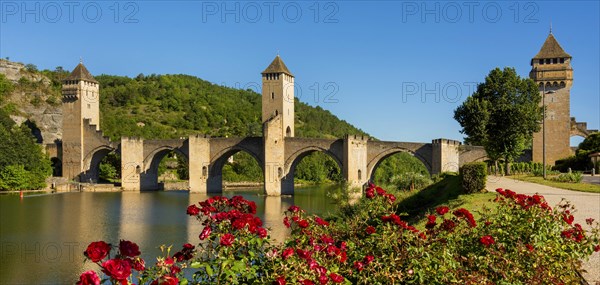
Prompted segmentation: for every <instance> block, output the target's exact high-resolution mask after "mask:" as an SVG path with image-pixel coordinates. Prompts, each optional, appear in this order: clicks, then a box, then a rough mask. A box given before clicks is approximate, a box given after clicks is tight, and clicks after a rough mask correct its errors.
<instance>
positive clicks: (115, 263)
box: [102, 258, 131, 281]
mask: <svg viewBox="0 0 600 285" xmlns="http://www.w3.org/2000/svg"><path fill="white" fill-rule="evenodd" d="M102 268H103V269H102V272H104V273H105V274H106V275H108V276H110V277H112V278H113V279H115V280H119V281H121V280H125V279H127V278H128V277H129V275H131V265H130V264H129V262H128V261H127V260H125V259H119V258H115V259H110V260H107V261H105V262H103V263H102Z"/></svg>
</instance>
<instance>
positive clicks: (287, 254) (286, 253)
mask: <svg viewBox="0 0 600 285" xmlns="http://www.w3.org/2000/svg"><path fill="white" fill-rule="evenodd" d="M292 255H294V249H293V248H291V247H288V248H286V249H284V250H283V253H282V254H281V256H282V257H283V259H287V258H288V257H290V256H292Z"/></svg>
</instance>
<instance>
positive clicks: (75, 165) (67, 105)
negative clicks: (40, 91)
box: [62, 63, 100, 180]
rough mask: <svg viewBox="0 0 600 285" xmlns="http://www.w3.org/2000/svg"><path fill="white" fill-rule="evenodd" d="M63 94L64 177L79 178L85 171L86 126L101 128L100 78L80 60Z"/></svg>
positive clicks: (67, 79)
mask: <svg viewBox="0 0 600 285" xmlns="http://www.w3.org/2000/svg"><path fill="white" fill-rule="evenodd" d="M62 93H63V137H62V149H63V158H62V160H63V161H62V166H63V171H62V173H63V177H65V178H67V179H69V180H71V179H75V180H79V179H80V177H79V175H80V174H81V173H82V172H83V170H84V165H83V160H84V155H85V153H86V152H87V151H89V150H84V148H85V141H84V131H85V130H84V128H95V130H99V128H100V96H99V85H98V81H96V79H94V77H93V76H92V75H91V74H90V72H89V71H88V70H87V68H85V66H84V65H83V63H79V64H78V65H77V67H75V69H74V70H73V72H72V73H71V74H70V75H69V76H67V78H66V79H65V80H64V82H63V86H62Z"/></svg>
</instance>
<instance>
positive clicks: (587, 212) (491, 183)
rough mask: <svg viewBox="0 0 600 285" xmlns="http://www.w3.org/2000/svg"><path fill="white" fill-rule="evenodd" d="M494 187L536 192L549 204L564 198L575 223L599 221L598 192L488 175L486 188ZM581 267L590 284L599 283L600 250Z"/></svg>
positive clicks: (494, 189)
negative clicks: (573, 209)
mask: <svg viewBox="0 0 600 285" xmlns="http://www.w3.org/2000/svg"><path fill="white" fill-rule="evenodd" d="M496 188H504V189H510V190H512V191H515V192H517V193H522V194H528V195H531V194H535V193H538V194H540V195H543V196H544V198H546V201H548V204H550V205H551V206H554V205H556V204H558V203H559V202H560V201H561V200H562V199H563V198H564V199H567V200H569V201H570V202H571V204H573V205H575V207H576V208H575V209H576V210H577V212H576V213H575V214H574V216H575V222H576V223H579V224H581V225H582V226H587V224H586V223H585V219H586V218H594V220H596V221H600V194H597V193H585V192H577V191H570V190H564V189H559V188H554V187H550V186H546V185H540V184H535V183H530V182H524V181H519V180H513V179H508V178H505V177H498V176H488V181H487V185H486V189H487V190H488V191H491V192H495V191H496ZM587 227H588V228H589V226H587ZM583 268H584V269H585V270H586V271H587V273H586V274H584V275H583V276H584V277H585V279H586V280H587V281H588V282H589V283H590V284H595V285H600V252H596V253H594V254H593V255H592V256H591V257H590V259H589V261H587V262H585V263H584V266H583Z"/></svg>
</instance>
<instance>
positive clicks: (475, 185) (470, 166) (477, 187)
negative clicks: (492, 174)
mask: <svg viewBox="0 0 600 285" xmlns="http://www.w3.org/2000/svg"><path fill="white" fill-rule="evenodd" d="M486 177H487V165H486V164H485V162H471V163H466V164H465V165H463V166H461V167H460V179H461V182H462V188H463V189H464V190H465V192H466V193H478V192H482V191H485V183H486Z"/></svg>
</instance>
